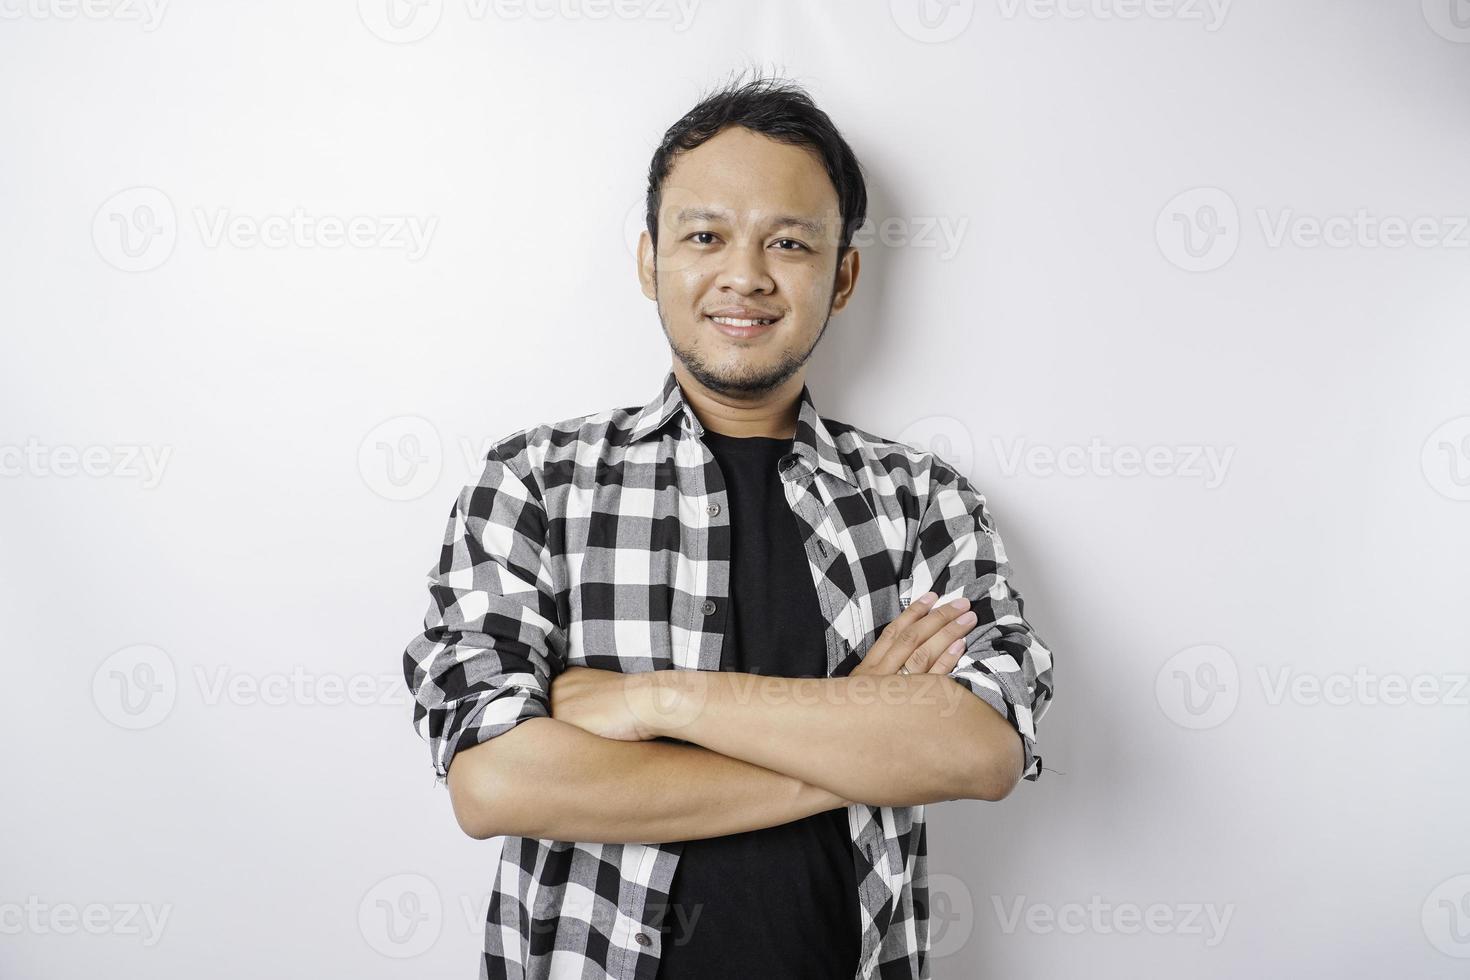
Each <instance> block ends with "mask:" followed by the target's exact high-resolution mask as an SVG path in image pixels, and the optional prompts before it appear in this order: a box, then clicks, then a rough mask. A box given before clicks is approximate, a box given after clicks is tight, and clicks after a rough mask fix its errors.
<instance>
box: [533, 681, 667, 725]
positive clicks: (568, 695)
mask: <svg viewBox="0 0 1470 980" xmlns="http://www.w3.org/2000/svg"><path fill="white" fill-rule="evenodd" d="M653 688H654V678H653V676H652V674H651V673H637V674H625V673H623V672H621V671H617V670H598V669H596V668H594V667H568V668H567V669H566V670H563V671H562V672H561V673H560V674H558V675H557V676H556V677H555V679H553V680H552V682H551V717H553V718H555V719H556V720H557V721H564V722H567V723H568V724H572V725H576V726H577V727H578V728H580V729H582V730H584V731H588V732H591V733H592V734H593V735H601V736H602V737H603V738H615V739H619V740H620V741H624V742H641V741H645V740H647V739H651V738H653V737H654V734H655V733H654V732H653V731H652V729H651V727H650V724H649V722H650V720H651V719H652V717H653V715H652V711H651V707H650V706H651V705H652V703H653Z"/></svg>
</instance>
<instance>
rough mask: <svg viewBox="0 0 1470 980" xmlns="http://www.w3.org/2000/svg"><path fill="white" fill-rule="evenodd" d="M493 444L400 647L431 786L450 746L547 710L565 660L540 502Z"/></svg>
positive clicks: (439, 777)
mask: <svg viewBox="0 0 1470 980" xmlns="http://www.w3.org/2000/svg"><path fill="white" fill-rule="evenodd" d="M499 448H500V447H499V445H497V447H496V448H492V449H491V450H490V452H489V453H488V454H487V455H486V458H485V460H484V463H483V464H482V466H481V469H480V472H479V474H478V476H477V477H476V478H475V480H474V481H472V482H471V483H469V484H468V485H466V486H465V487H464V489H463V490H461V492H460V494H459V496H458V498H457V499H456V500H455V502H454V506H453V508H452V510H451V511H450V515H449V522H448V526H447V527H446V529H445V532H444V543H443V548H442V549H441V551H440V554H439V561H438V563H437V564H436V565H435V566H434V567H433V568H431V569H430V570H429V582H428V585H429V597H430V598H429V609H428V613H427V614H426V615H425V616H424V629H423V632H421V633H420V634H418V635H417V636H415V637H414V638H413V640H412V641H411V642H410V643H409V644H408V647H407V648H406V649H405V650H404V652H403V672H404V678H405V680H406V681H407V682H408V687H409V690H410V692H411V693H412V694H413V698H414V705H413V724H414V728H415V729H416V730H417V731H418V733H419V735H420V737H422V738H423V739H425V740H426V741H427V742H428V745H429V752H430V756H431V758H432V761H433V766H434V772H435V777H436V782H437V783H440V784H443V783H445V782H446V781H447V779H448V774H449V765H450V762H451V760H452V759H453V758H454V754H455V753H456V752H460V751H463V750H464V749H467V748H469V747H471V746H474V745H478V744H480V743H481V742H485V741H488V740H489V739H492V738H494V737H495V736H497V735H501V734H503V733H505V732H508V731H510V730H511V729H512V728H514V727H515V726H516V725H518V724H520V723H521V722H522V721H525V720H526V719H527V718H535V717H546V716H549V715H550V713H551V711H550V691H551V681H552V679H553V678H554V677H555V676H556V675H557V674H558V673H560V672H561V670H562V667H563V665H564V663H565V649H566V648H565V636H566V634H565V632H564V630H563V629H562V628H561V627H560V626H559V625H558V615H557V600H556V590H555V584H554V581H553V577H552V575H551V571H550V562H549V560H548V551H547V538H548V535H547V517H546V511H545V507H544V502H543V501H542V499H541V497H540V494H539V491H538V490H537V489H536V484H535V481H534V480H533V479H532V478H531V477H530V474H529V473H526V472H517V469H518V468H519V467H517V468H513V459H514V457H512V458H510V459H507V458H503V457H502V455H501V454H500V452H499V451H498V450H499ZM521 465H522V467H523V464H521Z"/></svg>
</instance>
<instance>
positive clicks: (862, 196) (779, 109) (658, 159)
mask: <svg viewBox="0 0 1470 980" xmlns="http://www.w3.org/2000/svg"><path fill="white" fill-rule="evenodd" d="M730 126H744V127H745V128H746V129H749V130H752V131H753V132H757V133H760V134H762V135H763V136H767V137H769V138H771V139H773V140H777V141H779V142H782V143H788V144H790V145H792V146H804V147H807V148H809V149H811V150H814V151H816V153H817V155H818V156H820V157H821V159H822V164H823V166H825V167H826V169H827V176H828V177H830V178H831V179H832V186H833V187H835V188H836V189H837V205H838V208H839V210H840V214H841V220H842V228H841V232H840V235H841V237H840V239H839V242H838V245H839V247H838V249H837V261H838V262H841V261H842V258H843V256H845V255H846V254H847V251H848V249H849V248H850V247H851V245H852V236H853V232H855V231H856V230H857V229H858V228H859V227H860V226H861V225H862V223H863V220H864V218H866V217H867V212H868V188H867V185H866V184H865V183H864V181H863V171H862V166H861V165H860V164H859V163H858V159H857V157H856V156H855V155H854V154H853V152H852V147H850V146H848V145H847V141H846V140H845V139H843V138H842V134H841V133H839V132H838V131H837V127H836V126H835V125H833V124H832V120H831V118H829V117H828V115H827V114H826V113H825V112H823V111H822V110H821V109H818V108H817V106H816V103H814V102H812V99H811V96H810V95H808V94H807V93H806V91H805V90H804V89H803V88H802V87H801V86H800V85H797V84H796V83H795V82H792V81H789V80H785V79H779V78H771V77H762V76H760V75H757V76H756V77H755V78H753V79H752V80H750V81H748V82H744V83H741V82H739V81H738V79H735V80H732V81H730V82H729V83H727V84H726V85H724V86H723V87H721V88H719V89H717V90H716V91H714V92H712V93H710V94H709V95H706V96H705V97H704V98H703V99H701V100H700V102H699V104H698V105H696V106H695V107H694V108H693V109H690V110H689V111H688V112H687V113H685V114H684V116H683V118H681V119H680V120H679V121H678V122H676V123H674V125H672V126H670V127H669V129H668V131H667V132H666V133H664V138H663V141H662V142H661V143H659V145H658V149H657V150H655V151H654V154H653V161H652V162H651V163H650V164H649V166H648V196H647V205H646V208H647V210H646V211H645V213H644V221H645V223H646V224H647V226H648V235H649V237H650V238H652V239H653V245H654V247H655V248H657V247H658V210H659V206H660V203H661V201H662V199H663V182H664V178H666V177H668V175H669V171H670V170H671V169H673V166H674V161H675V160H676V159H677V158H678V156H679V154H680V153H684V152H686V151H688V150H692V149H694V148H695V147H697V146H700V145H701V144H703V143H704V142H705V141H707V140H709V139H712V138H713V137H715V136H716V135H718V134H719V133H720V132H721V131H723V130H724V129H726V128H728V127H730Z"/></svg>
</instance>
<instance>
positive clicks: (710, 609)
mask: <svg viewBox="0 0 1470 980" xmlns="http://www.w3.org/2000/svg"><path fill="white" fill-rule="evenodd" d="M701 608H702V609H703V610H704V614H705V615H706V616H713V615H714V614H715V600H713V599H706V600H704V605H703V606H702V607H701Z"/></svg>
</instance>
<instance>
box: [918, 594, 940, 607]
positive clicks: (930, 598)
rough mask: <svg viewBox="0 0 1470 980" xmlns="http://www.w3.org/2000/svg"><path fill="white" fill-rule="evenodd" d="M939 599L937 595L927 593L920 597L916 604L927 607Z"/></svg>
mask: <svg viewBox="0 0 1470 980" xmlns="http://www.w3.org/2000/svg"><path fill="white" fill-rule="evenodd" d="M938 598H939V596H938V595H936V594H934V593H933V592H925V593H924V594H923V595H921V596H919V597H918V598H917V599H915V600H914V601H915V602H922V603H923V604H924V605H926V606H927V605H929V603H931V602H933V601H934V600H935V599H938Z"/></svg>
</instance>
